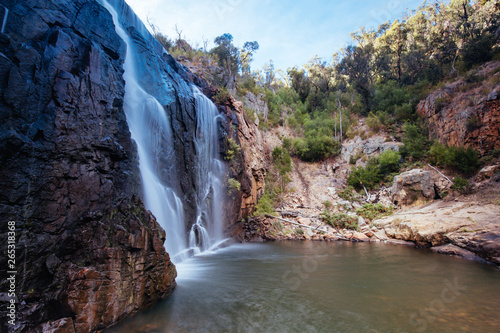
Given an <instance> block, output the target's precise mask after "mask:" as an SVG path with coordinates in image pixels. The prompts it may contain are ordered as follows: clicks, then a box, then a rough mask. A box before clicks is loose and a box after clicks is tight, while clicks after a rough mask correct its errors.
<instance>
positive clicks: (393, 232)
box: [374, 200, 500, 264]
mask: <svg viewBox="0 0 500 333" xmlns="http://www.w3.org/2000/svg"><path fill="white" fill-rule="evenodd" d="M498 221H500V207H499V206H498V205H497V204H478V203H477V202H466V201H460V200H459V201H455V200H453V201H443V200H438V201H434V202H431V203H429V204H427V205H425V206H420V207H411V208H406V209H402V210H400V211H398V212H396V213H395V214H394V215H392V216H388V217H384V218H382V219H378V220H376V221H374V223H375V224H376V225H377V226H378V227H379V228H381V229H383V230H384V231H385V233H386V234H387V236H389V237H391V238H395V239H400V240H405V241H412V242H416V243H417V244H419V245H420V246H424V247H431V246H432V247H440V246H444V245H447V244H451V245H453V246H456V247H459V248H460V249H463V250H464V251H459V250H457V249H456V248H455V250H453V249H454V247H440V248H437V249H435V250H436V251H437V252H440V253H448V254H451V253H452V252H456V254H458V255H460V256H464V257H467V253H468V252H467V251H469V252H472V253H474V254H475V255H477V256H479V257H481V258H483V259H485V260H488V261H490V262H493V263H496V264H500V224H499V223H498ZM469 258H472V257H470V256H469Z"/></svg>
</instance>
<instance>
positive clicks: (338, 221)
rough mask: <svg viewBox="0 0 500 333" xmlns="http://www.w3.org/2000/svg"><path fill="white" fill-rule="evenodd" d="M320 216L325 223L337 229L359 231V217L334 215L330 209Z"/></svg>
mask: <svg viewBox="0 0 500 333" xmlns="http://www.w3.org/2000/svg"><path fill="white" fill-rule="evenodd" d="M320 216H321V218H322V219H323V221H324V222H325V223H328V224H330V225H331V226H333V227H335V228H342V229H352V230H358V229H359V226H358V218H357V216H351V215H348V214H344V213H334V212H332V211H331V210H330V209H329V208H325V210H324V211H323V212H322V213H321V214H320Z"/></svg>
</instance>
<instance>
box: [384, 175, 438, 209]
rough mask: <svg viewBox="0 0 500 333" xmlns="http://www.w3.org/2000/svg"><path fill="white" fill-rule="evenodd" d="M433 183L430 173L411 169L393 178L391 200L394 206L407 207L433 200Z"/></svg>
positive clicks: (434, 192) (434, 195) (434, 193)
mask: <svg viewBox="0 0 500 333" xmlns="http://www.w3.org/2000/svg"><path fill="white" fill-rule="evenodd" d="M434 185H435V181H434V177H433V175H432V172H430V171H424V170H421V169H413V170H410V171H407V172H404V173H402V174H400V175H398V176H396V177H394V183H393V185H392V189H391V198H392V201H393V202H394V204H396V205H403V206H409V205H413V204H418V203H422V202H426V201H430V200H433V199H434V198H435V197H436V190H435V188H434Z"/></svg>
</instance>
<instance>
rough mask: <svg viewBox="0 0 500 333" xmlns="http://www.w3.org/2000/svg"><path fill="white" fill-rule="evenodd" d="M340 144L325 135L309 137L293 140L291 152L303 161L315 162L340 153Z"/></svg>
mask: <svg viewBox="0 0 500 333" xmlns="http://www.w3.org/2000/svg"><path fill="white" fill-rule="evenodd" d="M340 148H341V147H340V143H339V142H338V141H336V140H334V139H333V138H332V137H329V136H327V135H318V136H315V135H309V136H307V137H306V138H295V139H294V140H293V150H294V151H295V154H296V155H297V156H298V157H299V158H300V159H301V160H303V161H307V162H315V161H321V160H324V159H326V158H329V157H333V156H336V155H338V154H339V153H340Z"/></svg>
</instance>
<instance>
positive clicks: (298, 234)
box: [294, 228, 304, 237]
mask: <svg viewBox="0 0 500 333" xmlns="http://www.w3.org/2000/svg"><path fill="white" fill-rule="evenodd" d="M294 232H295V236H298V237H302V236H304V229H302V228H298V229H295V230H294Z"/></svg>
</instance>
